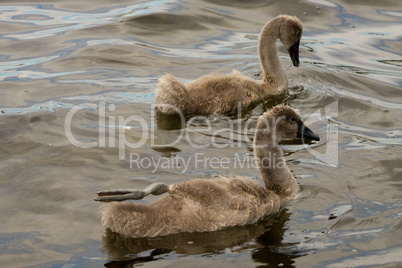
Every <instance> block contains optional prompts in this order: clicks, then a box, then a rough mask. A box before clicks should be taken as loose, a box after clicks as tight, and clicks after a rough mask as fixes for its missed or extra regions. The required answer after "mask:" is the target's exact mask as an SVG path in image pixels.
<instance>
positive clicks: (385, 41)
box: [0, 0, 402, 267]
mask: <svg viewBox="0 0 402 268" xmlns="http://www.w3.org/2000/svg"><path fill="white" fill-rule="evenodd" d="M281 13H288V14H294V15H297V16H298V17H299V18H300V19H301V20H302V22H303V24H304V34H303V38H302V42H301V57H300V59H301V66H300V67H299V68H294V67H292V68H290V69H289V71H288V75H289V82H290V88H289V90H288V92H286V93H285V94H283V95H281V96H278V97H276V98H273V99H272V100H270V101H267V102H266V103H263V104H259V105H257V106H256V107H254V108H253V109H249V110H247V111H244V112H243V113H242V114H241V115H231V116H230V117H225V116H217V117H216V116H211V117H208V118H207V119H205V118H198V119H194V120H193V121H191V122H190V123H189V124H188V126H187V128H182V126H181V123H180V121H178V120H177V119H175V118H166V117H164V116H161V115H158V114H155V113H154V110H153V109H152V104H153V103H154V97H155V95H154V90H155V88H156V84H157V82H158V81H157V80H158V78H159V77H160V76H162V75H163V74H164V73H166V72H169V73H172V74H174V75H175V76H177V77H178V78H180V79H181V80H182V81H191V80H192V79H195V78H197V77H199V76H202V75H204V74H207V73H211V72H219V73H230V72H231V71H232V70H233V69H236V70H239V71H241V72H243V73H245V74H247V75H248V76H250V77H256V78H257V79H258V78H259V76H258V75H259V74H260V71H261V70H260V66H259V61H258V56H257V53H256V41H257V39H258V33H259V31H260V29H261V27H262V26H263V25H264V24H265V23H266V22H267V21H268V20H270V19H271V18H273V17H275V16H277V15H278V14H281ZM401 19H402V5H401V3H400V1H398V0H394V1H392V0H387V1H384V0H381V1H353V3H349V2H348V1H340V0H337V1H325V0H314V1H313V0H311V1H301V2H299V1H268V2H267V1H257V0H255V1H247V2H246V1H244V2H243V1H226V0H221V1H206V0H205V1H174V0H170V1H142V2H141V1H136V2H133V1H124V0H122V1H113V2H112V3H110V2H109V1H90V2H88V1H61V2H57V3H56V2H53V1H42V2H41V1H35V2H33V1H29V2H26V3H25V2H24V1H19V2H18V4H16V3H15V1H3V2H2V4H1V6H0V23H1V27H0V35H1V38H0V46H1V48H2V49H1V52H0V62H1V63H0V68H1V74H0V94H1V98H0V110H1V113H0V125H1V127H0V136H1V140H0V185H1V187H0V193H1V194H0V204H1V205H0V215H1V218H2V220H1V221H0V230H1V231H0V252H1V254H0V266H2V267H27V266H28V267H70V266H79V267H99V266H102V265H105V266H107V267H127V266H135V265H143V266H147V267H165V266H173V265H174V266H175V267H189V266H191V267H205V266H208V265H211V266H221V267H233V266H238V267H256V266H259V267H261V266H284V267H289V266H295V267H323V266H326V267H347V266H349V267H350V266H387V267H393V266H400V265H401V261H402V257H401V256H402V254H401V253H402V243H401V240H400V237H401V232H402V228H401V226H402V222H401V215H402V206H401V204H400V199H401V183H400V180H401V177H402V176H401V173H402V169H401V167H402V161H401V155H402V150H401V145H402V133H401V118H402V94H401V88H402V80H401V78H400V73H401V65H402V60H401V48H402V47H401V31H400V29H401V28H400V27H401V26H400V24H401ZM279 52H280V57H281V60H282V62H283V64H284V66H285V68H286V69H288V68H289V67H290V66H291V62H290V60H289V59H288V56H287V53H286V50H285V49H284V48H283V47H281V46H280V47H279ZM278 103H286V104H289V105H291V106H293V107H295V108H298V109H299V110H300V111H301V113H302V115H303V118H305V119H306V122H307V123H308V125H309V126H310V128H311V129H313V130H314V131H315V132H317V133H318V134H319V135H320V136H321V137H322V142H320V143H319V144H310V145H308V146H306V147H304V146H303V145H301V144H300V143H299V142H297V141H291V142H285V143H284V144H283V149H284V151H285V154H286V160H287V163H288V165H289V167H290V169H291V170H292V172H293V174H294V175H295V176H296V177H297V179H298V182H299V183H300V185H301V188H302V192H301V195H300V197H299V199H297V200H295V201H292V202H289V203H288V204H287V205H286V206H285V208H284V209H283V210H282V211H281V212H279V213H278V214H276V215H273V216H271V217H268V218H267V219H266V220H265V221H263V222H260V223H258V224H255V225H251V226H245V227H238V228H232V229H228V230H224V231H220V232H215V233H205V234H181V235H175V236H170V237H164V238H153V239H136V240H135V239H134V240H133V239H124V238H122V237H119V236H115V235H114V234H109V233H107V232H106V231H105V230H104V229H103V228H102V226H101V224H100V215H99V206H100V204H99V203H96V202H94V201H93V198H94V197H95V193H96V191H99V190H103V189H111V188H143V187H146V186H147V185H149V184H150V183H152V182H164V183H177V182H181V181H186V180H189V179H191V178H196V177H208V178H213V177H215V176H218V175H235V174H236V175H243V176H250V177H255V178H257V177H258V172H257V170H256V169H255V168H254V167H253V165H252V161H250V158H252V146H251V142H250V138H251V137H252V130H253V127H254V126H255V122H256V119H257V118H258V116H259V115H260V114H261V113H262V112H263V111H264V110H265V109H268V108H269V107H272V106H273V105H275V104H278ZM133 115H137V116H138V117H135V118H136V119H137V120H133V121H131V122H125V120H126V119H127V118H129V117H130V116H133ZM119 116H120V117H119ZM68 118H70V119H71V124H66V119H68ZM135 118H133V119H135ZM141 119H142V120H141ZM67 122H68V120H67ZM207 122H209V124H210V128H209V129H208V125H207ZM126 123H127V124H126ZM247 124H248V125H247ZM125 125H127V126H126V127H125ZM70 127H71V128H70ZM228 128H231V129H229V130H228ZM69 129H70V130H71V133H70V132H69ZM232 130H233V131H232ZM119 135H121V136H119ZM180 135H184V136H183V137H187V139H186V138H182V139H179V140H178V141H177V142H175V140H176V139H177V138H178V137H180ZM185 135H187V136H185ZM123 136H124V138H126V139H125V140H126V142H127V144H128V142H130V143H131V145H132V147H133V146H134V145H136V144H137V145H141V146H138V148H130V147H129V146H120V147H121V148H123V149H121V148H120V149H119V141H124V140H123V139H121V138H123ZM189 141H190V142H192V143H190V142H189ZM72 142H73V143H75V145H74V144H73V143H72ZM123 145H124V144H123ZM128 145H130V144H128ZM160 145H162V146H160ZM79 146H81V147H83V146H86V147H90V148H81V147H79ZM197 147H201V148H197ZM226 158H227V159H228V164H223V165H220V164H217V163H222V162H219V160H222V159H226ZM153 160H154V161H158V160H159V161H160V164H159V165H157V164H156V163H154V162H152V161H153ZM197 160H198V161H197ZM141 161H142V162H141ZM162 161H167V162H165V166H162V164H161V163H162ZM216 161H218V162H216ZM186 163H187V164H186ZM225 163H226V162H225ZM241 164H242V165H241ZM156 198H157V197H147V198H146V199H145V200H144V201H141V202H146V203H147V202H152V201H153V200H156Z"/></svg>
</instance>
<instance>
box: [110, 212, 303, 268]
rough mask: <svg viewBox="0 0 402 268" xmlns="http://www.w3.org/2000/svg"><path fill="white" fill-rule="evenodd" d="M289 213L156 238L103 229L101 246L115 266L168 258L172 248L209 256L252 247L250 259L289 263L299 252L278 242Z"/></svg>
mask: <svg viewBox="0 0 402 268" xmlns="http://www.w3.org/2000/svg"><path fill="white" fill-rule="evenodd" d="M289 216H290V214H289V213H288V212H287V211H286V210H283V211H282V212H279V213H277V214H276V215H272V216H270V217H269V218H267V219H265V220H264V221H261V222H260V223H258V224H253V225H248V226H243V227H233V228H228V229H226V230H222V231H217V232H207V233H184V234H178V235H170V236H166V237H156V238H136V239H133V238H126V237H122V236H120V235H118V234H115V233H111V232H110V231H106V234H105V236H104V237H103V246H104V251H105V252H106V253H107V254H108V256H109V258H110V259H111V260H112V261H111V262H109V263H106V264H105V266H106V267H116V266H117V265H129V264H139V263H145V262H149V261H155V260H161V259H164V258H168V256H169V253H172V252H174V254H179V255H182V254H184V255H201V256H213V255H221V254H228V253H230V254H234V253H236V252H244V251H249V250H250V249H253V252H252V254H251V258H252V259H253V261H254V262H257V263H264V264H268V265H274V266H278V265H279V266H280V265H282V266H283V265H284V266H285V267H289V266H291V264H292V263H293V261H292V259H293V258H295V257H296V256H300V255H303V253H302V252H298V250H297V248H295V247H294V245H295V244H296V243H283V242H282V241H283V235H284V232H285V231H286V230H287V228H286V227H285V224H286V222H287V221H288V220H289ZM115 260H117V261H115Z"/></svg>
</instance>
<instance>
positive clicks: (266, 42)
mask: <svg viewBox="0 0 402 268" xmlns="http://www.w3.org/2000/svg"><path fill="white" fill-rule="evenodd" d="M280 23H281V20H278V19H274V20H272V21H270V22H268V23H267V24H266V25H265V26H264V28H263V29H262V31H261V34H260V38H259V42H258V53H259V57H260V63H261V67H262V69H263V72H264V77H263V82H264V83H266V84H267V86H268V87H270V88H274V89H277V90H282V89H284V88H286V87H287V84H288V80H287V75H286V72H285V69H284V68H283V66H282V64H281V61H280V59H279V56H278V52H277V48H276V40H277V39H278V38H279V28H280Z"/></svg>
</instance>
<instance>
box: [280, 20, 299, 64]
mask: <svg viewBox="0 0 402 268" xmlns="http://www.w3.org/2000/svg"><path fill="white" fill-rule="evenodd" d="M278 19H280V20H281V21H282V23H280V24H279V25H280V27H279V36H278V37H279V40H281V42H282V44H283V45H284V46H285V47H286V49H287V50H288V52H289V56H290V58H291V59H292V63H293V65H294V66H296V67H298V66H299V65H300V61H299V45H300V39H301V37H302V34H303V25H302V23H301V21H300V20H299V19H298V18H297V17H295V16H289V15H280V16H279V17H278Z"/></svg>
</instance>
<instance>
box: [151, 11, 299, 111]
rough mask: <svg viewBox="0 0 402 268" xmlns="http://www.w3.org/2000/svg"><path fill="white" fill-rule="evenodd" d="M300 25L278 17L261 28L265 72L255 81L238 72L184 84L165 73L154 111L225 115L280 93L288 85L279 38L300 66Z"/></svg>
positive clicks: (203, 77)
mask: <svg viewBox="0 0 402 268" xmlns="http://www.w3.org/2000/svg"><path fill="white" fill-rule="evenodd" d="M302 33H303V25H302V23H301V22H300V20H299V19H298V18H296V17H294V16H289V15H280V16H278V17H276V18H274V19H273V20H271V21H269V22H268V23H267V24H266V25H265V26H264V27H263V29H262V31H261V34H260V36H259V41H258V44H259V45H258V52H259V56H260V63H261V67H262V69H263V72H264V76H263V78H262V80H255V79H252V78H250V77H247V76H246V75H243V74H242V73H240V72H238V71H233V73H232V74H229V75H221V74H209V75H206V76H202V77H200V78H198V79H196V80H194V81H192V82H190V83H187V84H184V83H182V82H180V81H178V80H177V79H176V78H175V77H174V76H173V75H171V74H167V75H165V76H163V77H162V78H161V79H160V80H159V81H160V82H159V84H158V87H157V89H156V97H155V103H156V105H157V108H158V109H159V110H160V111H161V112H163V113H166V114H179V113H181V114H184V115H188V114H226V113H230V112H234V111H235V110H236V108H237V107H238V105H239V103H240V104H241V107H243V108H244V107H248V106H249V105H250V104H252V103H255V102H258V101H261V100H263V99H265V98H266V97H267V96H269V95H276V94H279V93H281V92H283V91H284V90H285V89H286V88H287V86H288V79H287V75H286V72H285V70H284V68H283V66H282V64H281V63H280V60H279V56H278V53H277V50H276V40H277V39H279V40H280V41H281V42H282V44H283V45H284V46H285V47H286V48H287V49H288V52H289V55H290V57H291V59H292V63H293V65H294V66H296V67H297V66H299V64H300V62H299V44H300V39H301V36H302Z"/></svg>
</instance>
